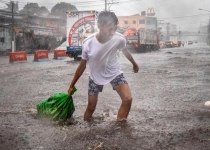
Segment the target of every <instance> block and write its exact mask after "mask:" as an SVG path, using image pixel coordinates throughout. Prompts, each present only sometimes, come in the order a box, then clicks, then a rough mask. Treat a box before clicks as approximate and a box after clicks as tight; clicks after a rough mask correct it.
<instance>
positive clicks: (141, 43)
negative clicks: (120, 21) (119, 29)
mask: <svg viewBox="0 0 210 150" xmlns="http://www.w3.org/2000/svg"><path fill="white" fill-rule="evenodd" d="M123 35H124V36H125V38H126V41H127V46H128V47H133V48H134V49H135V50H136V51H137V52H146V51H152V50H159V48H160V46H159V40H158V35H157V32H156V31H154V30H136V29H128V30H127V31H125V32H124V34H123Z"/></svg>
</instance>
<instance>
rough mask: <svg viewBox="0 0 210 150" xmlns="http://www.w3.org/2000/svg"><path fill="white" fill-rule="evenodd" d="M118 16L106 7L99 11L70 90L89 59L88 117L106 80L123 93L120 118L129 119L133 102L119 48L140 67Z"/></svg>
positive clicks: (69, 90) (85, 115)
mask: <svg viewBox="0 0 210 150" xmlns="http://www.w3.org/2000/svg"><path fill="white" fill-rule="evenodd" d="M117 25H118V18H117V17H116V15H115V14H114V13H113V12H110V11H103V12H101V13H99V15H98V21H97V26H98V29H99V32H96V33H94V34H92V35H91V36H89V37H88V38H86V39H85V40H84V41H83V44H82V58H81V61H80V64H79V66H78V68H77V70H76V72H75V75H74V77H73V80H72V81H71V84H70V86H69V89H68V93H69V94H70V93H71V91H72V89H73V87H74V86H75V84H76V82H77V81H78V79H79V78H80V76H81V75H82V74H83V72H84V70H85V69H86V64H87V61H88V62H89V63H88V64H89V68H90V73H89V87H88V105H87V108H86V111H85V113H84V120H85V121H90V120H91V118H92V114H93V112H94V111H95V108H96V104H97V101H98V94H99V92H102V89H103V86H104V85H105V84H108V83H111V85H112V86H113V89H114V90H115V91H116V92H117V93H118V94H119V96H120V98H121V100H122V104H121V106H120V108H119V111H118V115H117V120H118V121H124V120H125V121H126V120H127V117H128V114H129V111H130V108H131V103H132V95H131V91H130V88H129V85H128V83H127V81H126V79H125V77H124V75H123V71H122V69H121V67H120V63H119V61H118V52H119V51H122V52H123V54H124V55H125V57H126V58H127V59H128V60H129V61H130V62H131V63H132V64H133V72H134V73H137V72H138V71H139V67H138V65H137V63H136V62H135V61H134V59H133V57H132V55H131V53H130V52H129V51H128V49H127V48H126V39H125V38H124V36H123V35H122V34H120V33H118V32H116V30H117Z"/></svg>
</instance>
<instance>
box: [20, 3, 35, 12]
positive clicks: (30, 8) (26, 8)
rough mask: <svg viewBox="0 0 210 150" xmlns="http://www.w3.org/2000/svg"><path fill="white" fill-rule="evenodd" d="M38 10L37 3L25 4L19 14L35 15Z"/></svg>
mask: <svg viewBox="0 0 210 150" xmlns="http://www.w3.org/2000/svg"><path fill="white" fill-rule="evenodd" d="M38 10H39V5H38V4H37V3H27V4H26V5H25V6H24V8H23V9H22V10H20V12H19V13H20V14H27V15H36V14H37V12H38Z"/></svg>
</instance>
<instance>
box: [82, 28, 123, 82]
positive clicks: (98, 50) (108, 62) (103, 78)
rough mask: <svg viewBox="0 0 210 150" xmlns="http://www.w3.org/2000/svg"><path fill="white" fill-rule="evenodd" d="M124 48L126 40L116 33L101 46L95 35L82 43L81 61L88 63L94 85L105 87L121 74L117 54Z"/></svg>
mask: <svg viewBox="0 0 210 150" xmlns="http://www.w3.org/2000/svg"><path fill="white" fill-rule="evenodd" d="M125 48H126V40H125V38H124V36H123V35H122V34H120V33H118V32H116V33H115V34H114V35H113V37H112V38H111V40H109V41H107V42H106V43H103V44H101V43H99V41H98V40H97V39H96V33H94V34H92V35H91V36H89V37H88V38H87V39H85V40H84V41H83V45H82V59H85V60H88V61H89V67H90V78H91V79H92V80H93V81H94V83H96V84H98V85H105V84H107V83H109V82H111V81H112V80H113V79H114V78H115V77H116V76H118V75H119V74H121V73H122V69H121V67H120V63H119V61H118V53H119V51H123V50H124V49H125Z"/></svg>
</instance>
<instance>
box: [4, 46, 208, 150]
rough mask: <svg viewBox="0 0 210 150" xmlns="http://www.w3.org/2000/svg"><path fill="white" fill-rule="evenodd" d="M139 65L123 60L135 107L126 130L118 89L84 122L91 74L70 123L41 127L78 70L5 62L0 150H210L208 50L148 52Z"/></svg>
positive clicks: (55, 63)
mask: <svg viewBox="0 0 210 150" xmlns="http://www.w3.org/2000/svg"><path fill="white" fill-rule="evenodd" d="M132 55H133V57H134V59H135V60H136V62H137V63H138V64H139V66H140V71H139V73H137V74H134V73H132V65H131V63H130V62H129V61H128V60H127V59H126V58H125V57H124V56H123V55H122V54H120V62H121V66H122V69H123V71H124V75H125V77H126V79H127V81H128V83H129V86H130V88H131V92H132V96H133V103H132V108H131V111H130V114H129V117H128V121H127V123H126V124H119V123H117V122H116V117H117V112H118V108H119V106H120V104H121V100H120V98H119V96H118V95H117V93H116V92H115V91H113V90H112V87H111V85H109V84H108V85H105V86H104V89H103V92H102V93H100V95H99V100H98V104H97V108H96V111H95V113H94V115H93V116H94V119H93V121H92V122H90V123H87V122H84V121H83V113H84V111H85V108H86V105H87V84H88V72H89V69H88V68H87V69H86V70H85V72H84V74H83V75H82V76H81V78H80V80H79V81H78V82H77V84H76V88H77V89H78V91H77V92H76V93H75V94H74V95H73V98H74V105H75V109H76V110H75V112H74V114H73V118H71V119H69V120H68V121H66V122H62V121H56V122H54V121H49V120H40V119H39V118H37V116H36V104H37V103H38V102H40V101H42V100H44V99H46V98H48V97H49V96H50V95H52V94H54V93H57V92H66V91H67V90H68V87H69V84H70V82H71V80H72V78H73V75H74V72H75V70H76V68H77V66H78V64H79V62H78V61H74V60H73V59H70V58H66V59H63V60H54V59H53V54H51V53H50V54H49V58H50V61H46V62H33V55H27V62H24V63H19V62H18V63H14V64H10V63H9V58H8V57H0V68H1V69H0V149H2V150H15V149H17V150H29V149H30V150H150V149H151V150H154V149H158V150H167V149H170V150H171V149H179V150H180V149H184V150H186V149H187V150H188V149H189V150H197V149H199V150H201V149H202V150H207V149H209V148H210V108H208V107H204V103H205V102H206V101H210V47H209V46H207V45H206V44H204V43H195V44H193V45H185V46H184V47H179V48H168V49H160V50H158V51H153V52H148V53H136V52H132Z"/></svg>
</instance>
